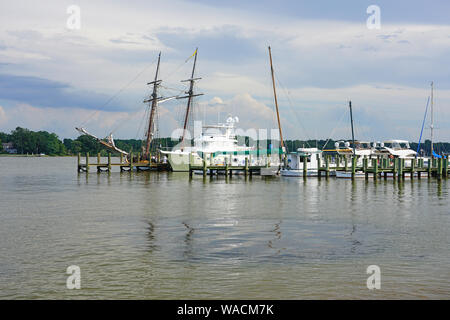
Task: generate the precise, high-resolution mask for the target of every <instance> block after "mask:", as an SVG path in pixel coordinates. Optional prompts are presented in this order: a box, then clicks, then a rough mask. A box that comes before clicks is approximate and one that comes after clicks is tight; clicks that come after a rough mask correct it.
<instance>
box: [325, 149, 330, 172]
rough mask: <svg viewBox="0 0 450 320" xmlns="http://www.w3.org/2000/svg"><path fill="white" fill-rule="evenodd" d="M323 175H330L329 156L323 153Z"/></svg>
mask: <svg viewBox="0 0 450 320" xmlns="http://www.w3.org/2000/svg"><path fill="white" fill-rule="evenodd" d="M325 170H326V171H325V177H327V178H328V177H329V176H330V156H329V155H328V154H327V155H325Z"/></svg>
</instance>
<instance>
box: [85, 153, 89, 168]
mask: <svg viewBox="0 0 450 320" xmlns="http://www.w3.org/2000/svg"><path fill="white" fill-rule="evenodd" d="M86 172H89V152H86Z"/></svg>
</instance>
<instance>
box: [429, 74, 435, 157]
mask: <svg viewBox="0 0 450 320" xmlns="http://www.w3.org/2000/svg"><path fill="white" fill-rule="evenodd" d="M433 89H434V84H433V81H431V126H430V129H431V156H433V151H434V149H433V138H434V137H433V130H434V114H433Z"/></svg>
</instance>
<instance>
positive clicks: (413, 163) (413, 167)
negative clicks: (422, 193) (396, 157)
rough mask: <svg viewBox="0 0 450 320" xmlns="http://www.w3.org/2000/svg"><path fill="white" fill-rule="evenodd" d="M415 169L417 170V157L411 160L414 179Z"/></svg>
mask: <svg viewBox="0 0 450 320" xmlns="http://www.w3.org/2000/svg"><path fill="white" fill-rule="evenodd" d="M415 171H416V159H412V160H411V179H413V177H414V172H415Z"/></svg>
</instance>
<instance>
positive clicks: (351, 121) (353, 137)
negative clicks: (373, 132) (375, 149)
mask: <svg viewBox="0 0 450 320" xmlns="http://www.w3.org/2000/svg"><path fill="white" fill-rule="evenodd" d="M348 106H349V107H350V123H351V126H352V143H353V154H354V155H355V154H356V152H355V133H354V131H353V113H352V101H349V102H348Z"/></svg>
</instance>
